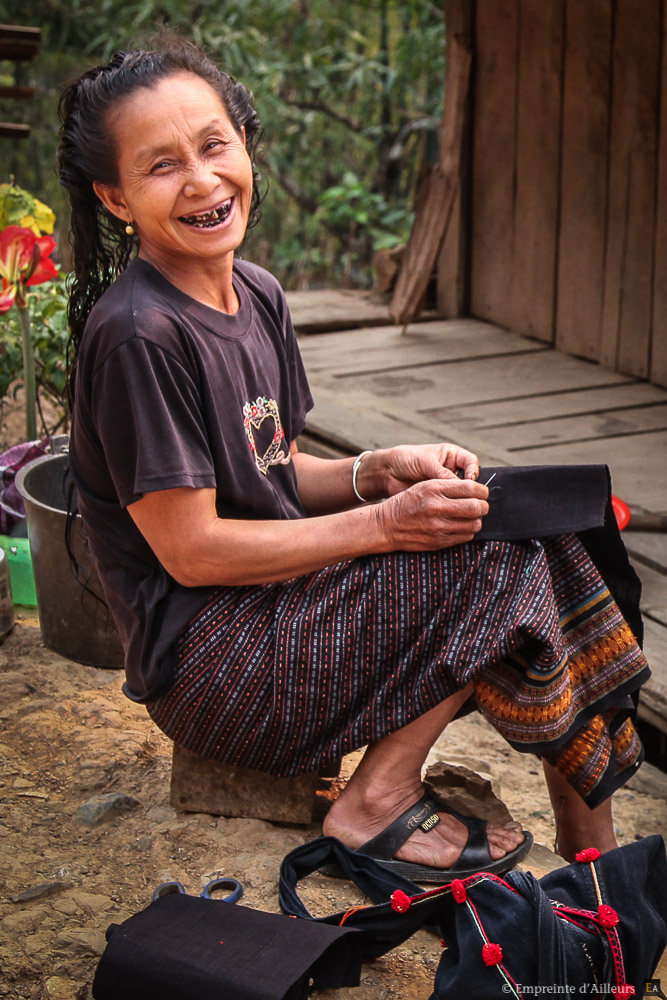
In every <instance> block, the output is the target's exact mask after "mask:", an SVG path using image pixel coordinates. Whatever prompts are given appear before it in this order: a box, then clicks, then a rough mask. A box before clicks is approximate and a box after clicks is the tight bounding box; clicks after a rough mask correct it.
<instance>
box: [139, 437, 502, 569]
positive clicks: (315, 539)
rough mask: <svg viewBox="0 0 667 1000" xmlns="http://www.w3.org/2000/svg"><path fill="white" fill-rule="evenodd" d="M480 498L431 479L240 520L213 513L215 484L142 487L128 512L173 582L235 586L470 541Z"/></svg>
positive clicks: (457, 483)
mask: <svg viewBox="0 0 667 1000" xmlns="http://www.w3.org/2000/svg"><path fill="white" fill-rule="evenodd" d="M368 457H369V458H370V457H371V456H368ZM362 467H363V463H362ZM342 492H343V487H342V485H341V486H340V491H339V496H342ZM362 496H363V494H362ZM487 496H488V490H487V488H486V487H485V486H483V485H481V484H480V483H476V482H474V481H473V480H470V479H468V480H461V479H458V478H456V477H452V478H446V479H431V480H428V481H426V482H419V483H417V484H415V485H414V486H411V487H409V488H407V489H404V490H403V491H401V492H400V493H398V494H397V495H395V496H393V497H391V498H390V499H388V500H386V501H385V502H384V503H380V504H375V505H371V506H360V507H357V508H356V509H353V510H348V511H344V512H342V513H336V514H328V515H323V516H319V517H307V518H303V519H300V520H285V521H277V520H276V521H273V520H272V521H242V520H230V519H227V518H219V517H218V516H217V512H216V508H215V490H213V489H188V488H185V487H181V488H178V489H172V490H160V491H157V492H155V493H146V494H145V495H144V496H143V497H142V498H141V500H138V501H136V502H135V503H133V504H130V506H129V507H128V510H129V512H130V515H131V516H132V519H133V520H134V522H135V524H136V525H137V527H138V529H139V531H140V532H141V533H142V535H143V536H144V538H145V539H146V541H147V542H148V544H149V545H150V546H151V548H152V550H153V552H154V553H155V555H156V557H157V558H158V559H159V561H160V562H161V563H162V565H163V566H164V568H165V569H166V570H167V572H168V573H170V574H171V576H173V577H174V579H175V580H176V581H177V582H178V583H180V584H182V585H183V586H185V587H197V586H216V585H219V586H235V585H242V584H261V583H271V582H274V581H277V580H287V579H289V578H290V577H293V576H299V575H301V574H303V573H309V572H312V571H313V570H317V569H321V568H322V567H324V566H328V565H330V564H332V563H335V562H340V561H342V560H344V559H351V558H355V557H357V556H361V555H367V554H370V553H375V552H393V551H397V550H400V549H407V550H412V551H424V550H433V549H439V548H446V547H448V546H451V545H458V544H460V543H461V542H468V541H471V540H472V538H473V537H474V535H475V532H477V531H479V530H480V528H481V523H482V522H481V518H482V517H483V516H484V514H486V512H487V511H488V505H487V503H486V497H487Z"/></svg>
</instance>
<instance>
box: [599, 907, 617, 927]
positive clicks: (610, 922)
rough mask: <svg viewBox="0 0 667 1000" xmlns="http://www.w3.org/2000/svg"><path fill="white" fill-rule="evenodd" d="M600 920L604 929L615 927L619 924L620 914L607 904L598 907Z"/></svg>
mask: <svg viewBox="0 0 667 1000" xmlns="http://www.w3.org/2000/svg"><path fill="white" fill-rule="evenodd" d="M598 918H599V920H600V923H601V924H602V926H603V927H615V926H616V924H617V923H618V913H617V912H616V910H614V909H612V908H611V906H607V905H606V903H600V905H599V906H598Z"/></svg>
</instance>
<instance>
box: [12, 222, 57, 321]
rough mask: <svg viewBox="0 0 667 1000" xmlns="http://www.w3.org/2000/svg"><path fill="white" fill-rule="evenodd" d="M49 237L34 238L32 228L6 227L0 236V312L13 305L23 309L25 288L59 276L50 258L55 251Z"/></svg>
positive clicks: (51, 239) (52, 240)
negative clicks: (0, 289) (0, 280)
mask: <svg viewBox="0 0 667 1000" xmlns="http://www.w3.org/2000/svg"><path fill="white" fill-rule="evenodd" d="M55 247H56V244H55V240H54V239H53V238H52V237H51V236H35V234H34V233H33V231H32V230H31V229H23V228H22V227H21V226H6V227H5V229H3V230H2V232H1V233H0V276H1V277H2V291H1V292H0V313H1V312H7V310H8V309H11V307H12V306H13V305H14V302H16V304H17V306H25V304H26V297H25V288H26V287H27V286H28V285H40V284H41V283H42V282H43V281H51V279H52V278H57V277H58V271H57V270H56V266H55V264H54V263H53V261H52V260H51V259H50V255H51V254H52V253H53V251H54V250H55Z"/></svg>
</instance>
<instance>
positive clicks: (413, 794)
mask: <svg viewBox="0 0 667 1000" xmlns="http://www.w3.org/2000/svg"><path fill="white" fill-rule="evenodd" d="M423 794H424V789H423V787H422V785H421V784H420V783H419V782H416V783H411V784H410V785H409V786H407V787H404V788H396V787H395V786H393V785H392V786H391V787H390V788H385V789H384V790H380V789H379V788H377V787H376V788H374V789H373V792H372V794H371V793H369V791H368V790H365V789H364V790H361V789H359V788H357V787H355V785H354V782H351V783H350V784H349V785H348V786H347V787H346V788H345V789H344V791H343V792H342V794H341V795H340V797H339V798H338V799H337V800H336V802H334V804H333V805H332V807H331V809H330V810H329V813H328V814H327V816H326V818H325V821H324V826H323V831H324V833H325V834H326V835H328V836H332V837H337V838H338V839H339V840H341V841H342V842H343V843H344V844H345V845H346V846H347V847H351V848H352V849H355V848H358V847H361V845H362V844H365V843H366V841H368V840H370V839H371V838H372V837H375V836H377V834H379V833H381V832H382V831H383V830H385V829H386V828H387V827H388V826H390V824H391V823H393V822H394V820H396V819H398V817H399V816H400V815H401V814H402V813H404V812H405V810H406V809H408V808H409V807H410V806H412V805H414V804H415V803H416V802H418V801H419V799H420V798H421V797H422V795H423ZM438 815H439V817H440V822H439V823H438V824H437V825H436V826H434V827H432V828H431V829H430V830H429V831H428V833H424V832H423V831H422V830H420V829H419V828H417V829H416V830H414V832H413V833H411V834H410V836H409V837H408V839H407V840H406V842H405V843H404V844H403V846H402V847H401V848H400V849H399V850H398V851H397V852H396V854H395V858H396V859H398V860H401V861H409V862H412V863H414V864H420V865H427V866H428V867H430V868H442V869H449V868H451V867H452V865H453V864H454V863H455V862H456V861H458V859H459V857H460V855H461V852H462V851H463V849H464V848H465V845H466V842H467V840H468V829H467V828H466V827H465V826H464V824H463V823H461V822H460V821H459V820H458V819H456V817H454V816H451V815H449V813H446V812H440V813H438ZM486 836H487V840H488V844H489V853H490V855H491V858H492V859H493V860H494V861H496V860H500V859H501V858H503V857H504V856H505V855H506V854H509V853H511V852H512V851H514V850H515V848H517V847H518V846H519V845H520V844H521V843H522V842H523V839H524V835H523V831H522V829H521V825H520V824H519V823H515V822H512V823H508V824H506V825H502V824H497V823H493V824H491V823H488V824H487V826H486Z"/></svg>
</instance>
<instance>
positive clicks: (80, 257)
mask: <svg viewBox="0 0 667 1000" xmlns="http://www.w3.org/2000/svg"><path fill="white" fill-rule="evenodd" d="M183 71H185V72H189V73H194V74H195V75H196V76H199V77H201V79H202V80H205V81H206V82H207V83H209V84H210V85H211V87H212V88H213V90H215V92H216V93H217V94H218V96H219V97H220V99H221V101H222V103H223V105H224V107H225V109H226V111H227V114H228V115H229V117H230V120H231V122H232V125H233V126H234V128H235V129H236V130H237V131H238V132H239V134H240V132H241V129H242V128H244V129H245V141H246V149H247V150H248V153H249V155H250V158H251V161H252V163H253V193H252V201H251V207H250V218H249V220H248V229H250V228H251V227H252V226H253V225H254V224H255V223H256V222H257V220H258V218H259V203H260V200H261V196H260V193H259V189H258V183H259V180H260V177H259V174H258V173H257V171H256V169H255V165H254V159H255V153H256V147H257V143H258V141H259V138H260V135H261V129H260V122H259V118H258V116H257V112H256V111H255V108H254V104H253V95H252V93H251V92H250V91H249V90H248V89H247V88H246V87H244V86H243V84H242V83H238V82H237V81H236V80H234V79H233V78H232V77H231V76H229V75H228V74H227V73H225V72H223V71H222V70H220V69H218V67H217V66H216V65H215V64H214V63H213V62H212V61H211V60H210V59H209V58H208V56H207V55H206V54H205V53H204V52H202V51H201V49H199V48H197V47H196V46H195V45H192V44H191V43H189V42H186V41H184V40H182V39H179V38H174V37H169V38H168V39H166V40H164V41H162V42H161V43H160V45H159V47H156V48H155V49H154V50H151V51H144V50H136V51H132V52H116V53H115V54H114V55H113V56H112V57H111V59H110V60H109V62H108V63H107V65H106V66H97V67H96V68H95V69H91V70H88V72H87V73H84V74H83V75H82V76H80V77H79V79H78V80H75V81H74V83H72V84H70V86H69V87H67V89H66V90H65V91H64V92H63V94H62V96H61V98H60V106H59V112H60V120H61V122H62V127H61V130H60V137H61V140H60V147H59V150H58V167H59V172H60V182H61V184H62V185H63V187H64V188H65V190H66V191H67V193H68V195H69V200H70V203H71V208H72V219H71V230H70V243H71V245H72V250H73V264H74V277H73V281H72V286H71V291H70V297H69V306H68V318H69V326H70V342H69V345H68V384H69V394H70V402H71V401H72V400H73V396H74V375H75V369H76V353H77V350H78V346H79V343H80V341H81V336H82V334H83V330H84V326H85V324H86V320H87V319H88V316H89V314H90V311H91V309H92V308H93V306H94V304H95V303H96V302H97V300H98V299H99V297H100V295H102V293H103V292H104V291H105V289H107V288H108V287H109V285H111V284H112V283H113V281H114V280H115V279H116V278H117V277H118V275H119V274H120V273H121V271H123V270H124V269H125V268H126V267H127V265H128V263H129V261H130V258H131V256H132V253H133V251H134V249H135V245H136V240H135V237H133V236H128V235H127V233H126V232H125V223H124V222H123V221H122V220H121V219H118V218H116V216H115V215H113V214H112V213H111V212H109V211H108V210H107V209H106V208H105V207H104V205H103V204H102V202H101V201H100V200H99V198H98V197H97V195H96V194H95V192H94V190H93V182H94V181H97V182H99V183H100V184H104V185H108V186H111V187H112V186H114V185H115V184H116V183H117V182H118V176H117V162H118V157H117V151H116V149H115V146H114V137H113V130H112V128H111V124H110V113H111V112H112V111H113V109H114V108H115V107H116V106H117V105H118V103H119V102H120V101H122V100H124V99H125V98H126V97H129V96H130V95H131V94H133V93H135V92H136V91H137V90H139V89H140V88H142V87H148V88H150V87H153V86H155V85H156V84H157V83H158V81H160V80H162V79H164V78H165V77H168V76H172V75H173V74H174V73H178V72H183Z"/></svg>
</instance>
